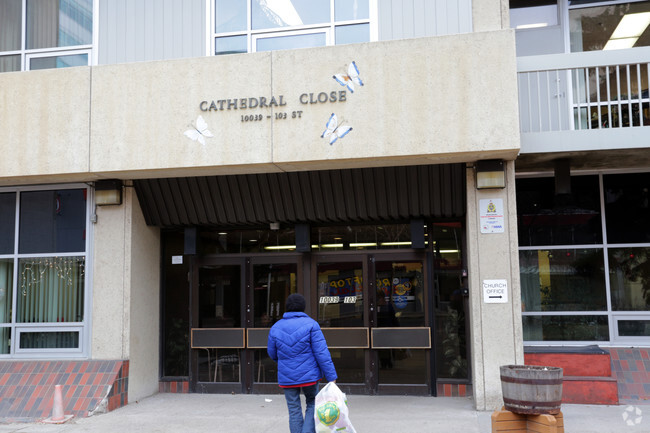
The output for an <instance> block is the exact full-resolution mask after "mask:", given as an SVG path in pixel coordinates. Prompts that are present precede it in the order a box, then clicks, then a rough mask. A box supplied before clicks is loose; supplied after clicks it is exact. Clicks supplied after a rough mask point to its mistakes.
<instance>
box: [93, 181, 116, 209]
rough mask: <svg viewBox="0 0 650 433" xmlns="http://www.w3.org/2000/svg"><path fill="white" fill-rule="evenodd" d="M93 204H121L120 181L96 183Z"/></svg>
mask: <svg viewBox="0 0 650 433" xmlns="http://www.w3.org/2000/svg"><path fill="white" fill-rule="evenodd" d="M95 204H96V205H97V206H108V205H116V204H122V181H121V180H119V179H110V180H98V181H96V182H95Z"/></svg>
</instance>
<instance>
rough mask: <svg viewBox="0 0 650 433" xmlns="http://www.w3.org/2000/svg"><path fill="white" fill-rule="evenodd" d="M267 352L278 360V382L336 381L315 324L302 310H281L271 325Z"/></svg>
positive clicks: (321, 336)
mask: <svg viewBox="0 0 650 433" xmlns="http://www.w3.org/2000/svg"><path fill="white" fill-rule="evenodd" d="M266 350H267V352H268V353H269V356H270V357H271V359H273V360H274V361H276V362H277V363H278V384H280V385H300V384H303V383H310V382H316V381H319V380H320V379H321V378H322V377H323V376H324V377H325V378H326V379H327V381H328V382H331V381H333V380H336V378H337V376H336V369H335V368H334V363H333V362H332V357H331V355H330V351H329V349H328V348H327V343H326V342H325V337H323V332H322V331H321V330H320V326H319V325H318V323H317V322H316V321H315V320H314V319H312V318H311V317H309V316H308V315H307V314H305V313H302V312H296V311H290V312H286V313H284V315H283V316H282V319H280V320H278V321H277V322H276V323H275V325H273V326H272V327H271V331H270V332H269V341H268V347H267V349H266Z"/></svg>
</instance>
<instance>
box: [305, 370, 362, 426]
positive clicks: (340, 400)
mask: <svg viewBox="0 0 650 433" xmlns="http://www.w3.org/2000/svg"><path fill="white" fill-rule="evenodd" d="M314 421H315V423H316V433H329V432H349V433H356V432H357V431H356V430H355V429H354V427H352V423H351V422H350V418H349V416H348V400H347V398H346V397H345V394H344V393H343V391H341V389H340V388H339V387H338V386H336V383H334V382H329V383H328V384H327V385H325V386H324V387H323V389H321V390H320V391H319V392H318V394H317V395H316V410H315V411H314Z"/></svg>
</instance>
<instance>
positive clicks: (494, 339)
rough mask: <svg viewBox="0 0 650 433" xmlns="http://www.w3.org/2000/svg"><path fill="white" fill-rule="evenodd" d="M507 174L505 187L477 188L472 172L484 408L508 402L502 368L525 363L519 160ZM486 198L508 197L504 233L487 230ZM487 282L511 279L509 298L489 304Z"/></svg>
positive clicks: (476, 344)
mask: <svg viewBox="0 0 650 433" xmlns="http://www.w3.org/2000/svg"><path fill="white" fill-rule="evenodd" d="M506 174H507V179H506V185H507V186H506V188H505V189H488V190H477V189H476V187H475V178H474V170H473V169H470V168H468V170H467V243H468V245H467V250H468V251H469V257H468V264H469V287H470V289H469V294H470V297H469V305H470V323H471V354H472V359H471V362H472V374H473V383H472V385H473V391H474V401H475V404H476V408H477V409H478V410H495V409H498V408H500V407H501V406H502V405H503V400H502V394H501V379H500V371H499V366H501V365H508V364H523V362H524V347H523V333H522V324H521V286H520V284H519V256H518V243H517V208H516V202H515V199H516V198H515V169H514V161H508V162H507V164H506ZM482 199H500V200H502V203H503V211H504V222H505V228H504V232H503V233H482V232H481V221H480V219H481V218H480V208H479V205H480V200H482ZM485 280H506V282H507V290H508V302H506V303H486V302H485V300H484V293H483V291H484V290H483V282H484V281H485Z"/></svg>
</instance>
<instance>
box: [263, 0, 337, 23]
mask: <svg viewBox="0 0 650 433" xmlns="http://www.w3.org/2000/svg"><path fill="white" fill-rule="evenodd" d="M251 15H252V17H251V19H252V26H253V29H254V30H260V29H272V28H276V27H294V26H304V25H309V24H321V23H329V22H330V0H284V1H275V2H270V1H266V0H253V2H252V10H251Z"/></svg>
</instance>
